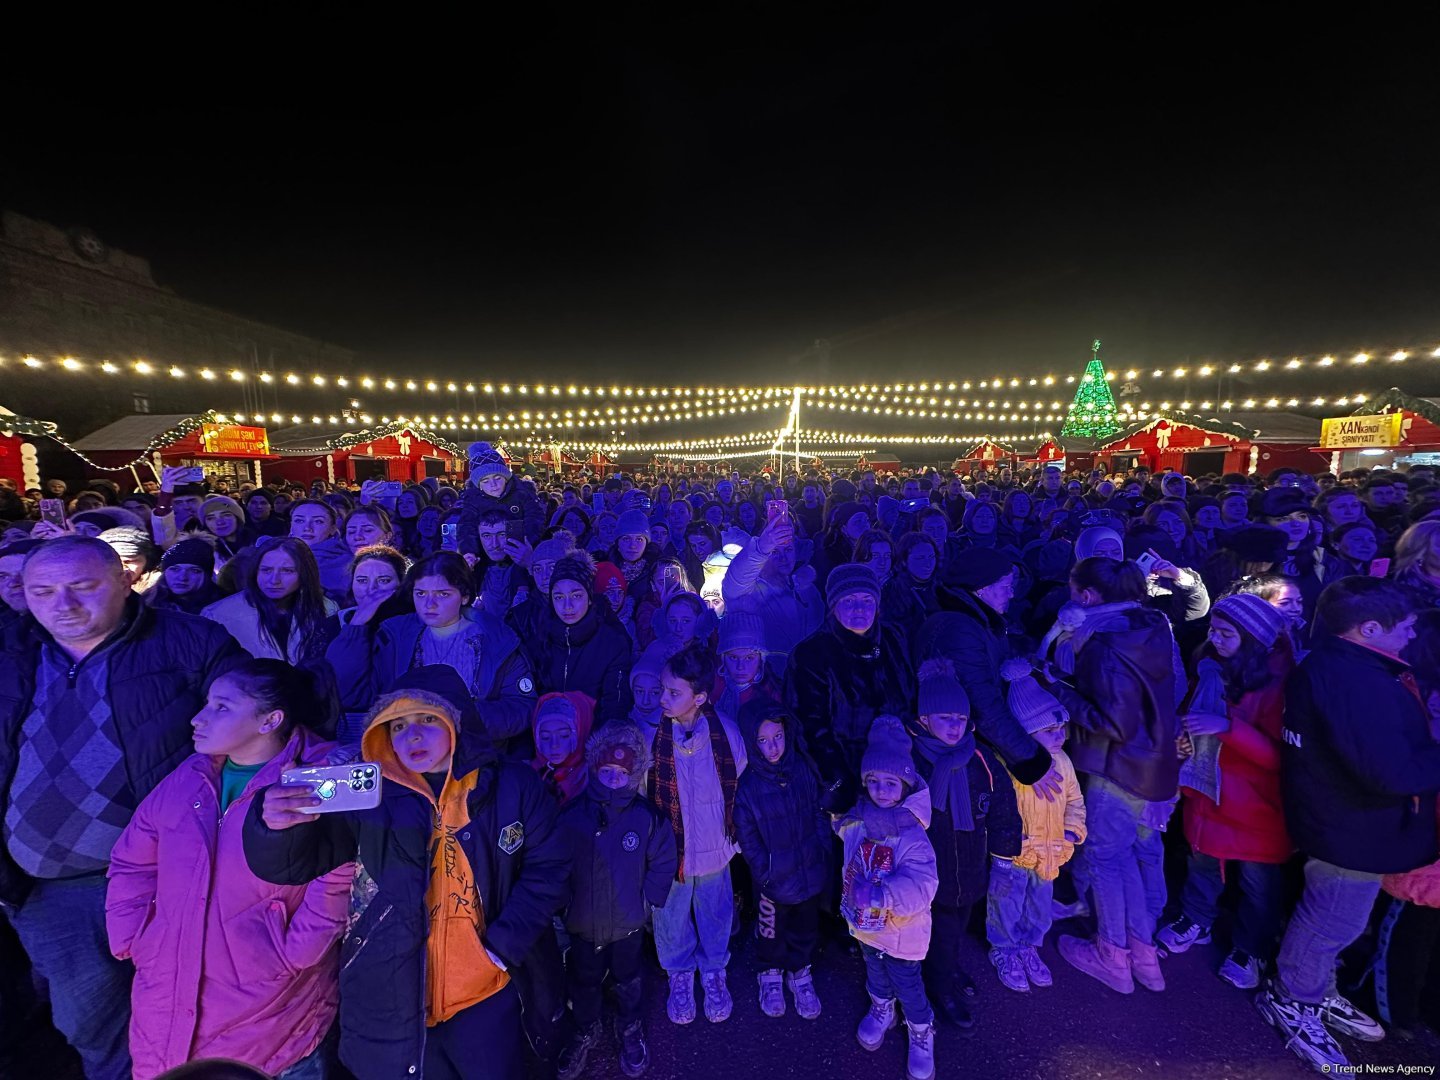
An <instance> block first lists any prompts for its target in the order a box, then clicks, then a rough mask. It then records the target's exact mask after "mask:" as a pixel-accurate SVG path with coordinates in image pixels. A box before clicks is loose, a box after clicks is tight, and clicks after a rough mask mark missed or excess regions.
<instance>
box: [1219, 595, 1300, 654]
mask: <svg viewBox="0 0 1440 1080" xmlns="http://www.w3.org/2000/svg"><path fill="white" fill-rule="evenodd" d="M1210 614H1211V615H1212V616H1215V615H1219V616H1220V617H1221V618H1222V619H1224V620H1225V621H1226V622H1231V623H1234V624H1235V625H1236V626H1238V627H1239V628H1240V629H1241V630H1244V631H1245V633H1247V634H1249V635H1250V636H1251V637H1253V638H1254V639H1255V640H1256V641H1258V642H1260V644H1261V645H1264V646H1265V648H1267V649H1269V648H1273V647H1274V645H1275V642H1276V640H1277V639H1278V638H1279V637H1280V635H1281V634H1283V633H1284V632H1285V616H1283V615H1281V614H1280V611H1279V609H1277V608H1273V607H1271V606H1270V605H1269V604H1268V603H1267V602H1266V601H1265V600H1263V599H1261V598H1260V597H1258V596H1256V595H1254V594H1253V593H1236V594H1235V595H1234V596H1222V597H1221V598H1220V599H1219V600H1216V601H1215V603H1214V605H1213V606H1212V607H1211V608H1210Z"/></svg>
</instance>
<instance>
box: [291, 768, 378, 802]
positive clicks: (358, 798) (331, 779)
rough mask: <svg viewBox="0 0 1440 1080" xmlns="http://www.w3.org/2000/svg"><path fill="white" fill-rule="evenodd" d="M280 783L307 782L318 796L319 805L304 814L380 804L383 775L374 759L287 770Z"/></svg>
mask: <svg viewBox="0 0 1440 1080" xmlns="http://www.w3.org/2000/svg"><path fill="white" fill-rule="evenodd" d="M280 782H281V783H282V784H309V785H310V786H311V787H312V788H313V789H314V791H315V794H316V795H318V796H319V797H320V800H321V802H320V805H319V806H313V807H310V808H309V809H307V810H304V811H302V812H303V813H306V814H335V813H339V812H340V811H342V810H369V809H372V808H373V807H376V806H379V805H380V789H381V785H382V782H383V778H382V777H381V775H380V766H379V765H377V764H375V763H374V762H373V761H355V762H351V763H350V764H349V765H317V766H314V767H312V768H308V769H287V770H286V771H285V772H283V773H281V774H280Z"/></svg>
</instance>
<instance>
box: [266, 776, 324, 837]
mask: <svg viewBox="0 0 1440 1080" xmlns="http://www.w3.org/2000/svg"><path fill="white" fill-rule="evenodd" d="M260 799H261V803H260V820H261V821H263V822H265V827H266V828H267V829H274V830H276V831H278V830H280V829H293V828H294V827H295V826H296V825H306V824H309V823H312V822H314V820H315V818H316V816H317V815H315V814H309V813H306V812H305V810H304V807H307V806H319V805H320V799H319V797H318V796H317V795H316V794H315V789H314V788H313V787H311V786H310V785H309V784H274V785H272V786H270V787H268V788H266V789H265V790H264V792H262V793H261V795H260Z"/></svg>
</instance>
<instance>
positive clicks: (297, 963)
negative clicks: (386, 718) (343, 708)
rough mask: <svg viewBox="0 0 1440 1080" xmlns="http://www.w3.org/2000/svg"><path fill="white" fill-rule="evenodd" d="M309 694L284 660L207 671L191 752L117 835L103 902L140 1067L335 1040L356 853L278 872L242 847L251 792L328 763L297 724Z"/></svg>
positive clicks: (287, 1058) (312, 1050)
mask: <svg viewBox="0 0 1440 1080" xmlns="http://www.w3.org/2000/svg"><path fill="white" fill-rule="evenodd" d="M317 709H318V705H317V703H316V701H315V694H314V691H313V688H312V686H311V681H310V678H309V677H308V676H307V675H306V674H305V673H303V672H300V671H297V670H296V669H294V668H292V667H290V665H288V664H285V663H283V662H281V661H279V660H253V661H251V662H249V663H247V664H244V665H242V666H240V667H239V668H236V669H235V670H233V671H231V672H229V673H228V674H226V675H222V676H221V677H220V678H218V679H216V680H215V682H214V683H213V684H212V685H211V687H210V689H209V691H208V695H207V700H206V703H205V707H204V708H203V709H201V710H200V712H199V713H198V714H197V715H196V716H195V718H194V719H193V720H192V721H191V725H192V726H193V727H194V729H195V750H196V753H195V754H194V755H193V756H191V757H189V758H186V759H185V760H184V761H183V762H181V764H180V766H179V767H178V768H177V769H176V770H175V771H174V772H173V773H171V774H170V775H169V776H168V777H166V778H165V779H164V780H163V781H161V783H160V785H159V786H158V787H156V788H155V790H154V791H152V792H151V793H150V795H149V796H148V797H147V798H146V799H145V801H144V802H142V803H141V804H140V807H139V809H137V810H136V811H135V816H134V817H133V818H131V820H130V824H129V826H128V827H127V828H126V829H125V831H124V833H122V834H121V836H120V840H119V842H118V843H117V844H116V845H115V852H114V855H113V857H112V858H111V861H110V872H109V876H110V890H109V894H108V897H107V899H106V905H105V917H106V928H107V930H108V932H109V936H110V950H111V952H113V953H114V954H115V955H116V957H118V958H119V959H122V960H124V959H126V958H129V959H130V960H132V961H133V962H134V964H135V982H134V988H133V990H132V992H131V1006H132V1011H131V1019H130V1053H131V1055H132V1057H133V1058H134V1070H135V1071H134V1075H135V1077H136V1080H147V1078H149V1077H153V1076H156V1075H158V1074H160V1073H163V1072H165V1071H166V1070H167V1069H171V1068H174V1067H175V1066H177V1065H181V1064H184V1063H185V1062H187V1061H192V1060H195V1059H198V1058H230V1059H232V1060H236V1061H243V1062H245V1063H246V1064H249V1065H253V1066H254V1067H256V1068H258V1069H260V1070H262V1071H264V1072H265V1073H267V1074H269V1075H271V1076H278V1077H281V1078H284V1077H287V1076H291V1075H294V1074H293V1073H291V1072H290V1070H293V1069H296V1067H297V1066H299V1065H301V1064H302V1063H303V1064H304V1066H305V1067H307V1068H313V1067H316V1066H319V1065H321V1063H320V1062H317V1061H316V1060H315V1058H314V1056H313V1055H320V1056H324V1055H325V1054H326V1053H327V1051H328V1047H329V1044H328V1042H327V1040H326V1036H327V1035H328V1034H329V1032H330V1029H331V1027H332V1026H333V1025H334V1022H335V1013H336V1007H337V1003H338V1000H339V991H338V979H339V970H338V956H339V951H338V949H337V948H336V945H337V943H338V942H339V940H340V935H341V933H342V931H343V930H344V928H345V916H346V911H347V906H348V900H349V889H350V883H351V879H352V877H353V875H354V870H353V864H346V865H345V866H342V867H340V868H339V869H337V870H335V871H333V872H332V873H330V874H327V875H326V876H324V877H322V878H320V879H318V880H316V881H313V882H311V883H310V884H308V885H304V886H284V885H271V884H270V883H268V882H265V881H261V880H260V879H259V878H257V877H256V876H255V875H254V874H252V873H251V872H250V869H249V867H248V866H247V865H246V862H245V853H244V850H243V849H242V846H241V827H242V825H243V824H244V821H245V812H246V810H247V809H249V805H250V800H251V798H252V797H253V795H254V794H255V793H256V792H258V791H260V790H262V789H263V788H265V787H266V786H267V785H270V784H274V783H277V782H278V781H279V779H280V774H281V772H283V771H284V770H286V769H288V768H291V767H294V766H297V765H320V764H325V757H326V754H327V752H328V751H329V750H331V749H332V748H333V744H331V743H327V742H323V741H321V740H320V739H319V738H317V737H316V736H315V735H314V734H312V733H311V732H309V731H307V730H306V729H305V728H303V727H299V726H297V723H296V721H297V720H298V719H300V718H301V717H308V716H314V715H316V714H317V713H316V710H317ZM322 1044H324V1045H322ZM302 1075H303V1074H302ZM316 1075H322V1073H316Z"/></svg>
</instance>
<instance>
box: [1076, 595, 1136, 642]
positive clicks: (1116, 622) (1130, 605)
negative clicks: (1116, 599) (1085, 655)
mask: <svg viewBox="0 0 1440 1080" xmlns="http://www.w3.org/2000/svg"><path fill="white" fill-rule="evenodd" d="M1139 606H1140V603H1139V601H1136V600H1122V601H1121V602H1120V603H1118V604H1096V605H1095V606H1094V607H1087V608H1085V621H1084V622H1083V623H1081V624H1080V629H1078V630H1076V631H1075V633H1074V634H1073V635H1072V636H1071V638H1070V649H1071V652H1072V654H1073V655H1076V656H1078V655H1079V654H1080V650H1081V649H1083V648H1084V647H1085V643H1086V642H1087V641H1089V640H1090V637H1091V635H1093V634H1098V633H1103V632H1104V631H1106V630H1119V629H1123V628H1124V627H1126V626H1127V625H1129V624H1128V621H1127V620H1126V619H1125V618H1124V613H1125V612H1127V611H1130V610H1132V609H1134V608H1138V607H1139Z"/></svg>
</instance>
